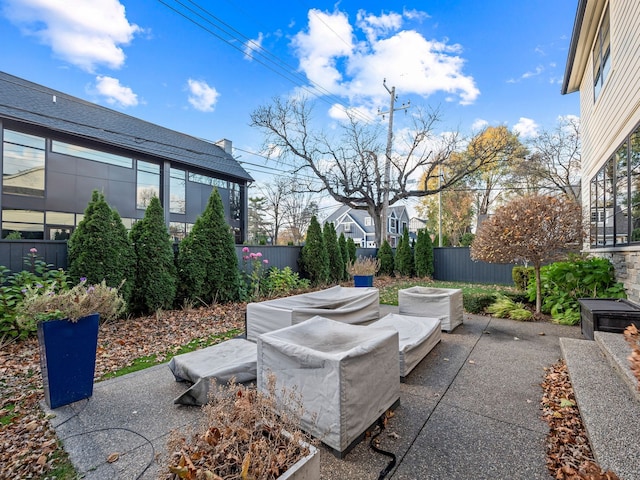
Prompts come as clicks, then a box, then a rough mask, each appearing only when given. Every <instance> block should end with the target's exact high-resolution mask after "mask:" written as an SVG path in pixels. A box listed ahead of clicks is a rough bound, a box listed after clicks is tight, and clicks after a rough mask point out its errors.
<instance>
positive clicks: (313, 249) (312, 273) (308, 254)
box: [300, 215, 329, 285]
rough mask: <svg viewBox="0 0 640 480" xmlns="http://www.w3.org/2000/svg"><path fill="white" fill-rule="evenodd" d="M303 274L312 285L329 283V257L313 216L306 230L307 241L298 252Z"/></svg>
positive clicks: (319, 228)
mask: <svg viewBox="0 0 640 480" xmlns="http://www.w3.org/2000/svg"><path fill="white" fill-rule="evenodd" d="M300 256H301V261H302V262H301V263H302V267H303V270H304V272H305V273H306V274H307V275H308V276H309V280H311V284H312V285H325V284H326V283H327V282H328V281H329V256H328V255H327V249H326V246H325V243H324V237H323V234H322V228H321V227H320V224H319V223H318V219H317V218H316V216H315V215H314V216H313V217H311V221H310V223H309V228H308V229H307V239H306V241H305V242H304V246H303V247H302V250H301V251H300Z"/></svg>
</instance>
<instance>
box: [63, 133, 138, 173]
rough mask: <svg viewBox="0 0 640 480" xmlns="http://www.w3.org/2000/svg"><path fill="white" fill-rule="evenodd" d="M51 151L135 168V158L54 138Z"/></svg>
mask: <svg viewBox="0 0 640 480" xmlns="http://www.w3.org/2000/svg"><path fill="white" fill-rule="evenodd" d="M51 151H52V152H55V153H62V154H64V155H71V156H72V157H79V158H84V159H85V160H93V161H95V162H102V163H108V164H109V165H115V166H117V167H126V168H133V159H131V158H127V157H123V156H121V155H114V154H113V153H107V152H101V151H100V150H94V149H93V148H87V147H81V146H79V145H73V144H71V143H65V142H59V141H58V140H53V141H52V142H51Z"/></svg>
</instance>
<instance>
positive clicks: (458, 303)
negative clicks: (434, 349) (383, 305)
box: [398, 286, 464, 332]
mask: <svg viewBox="0 0 640 480" xmlns="http://www.w3.org/2000/svg"><path fill="white" fill-rule="evenodd" d="M398 310H399V313H400V314H401V315H415V316H418V317H436V318H439V319H440V322H441V323H442V330H445V331H447V332H452V331H453V329H454V328H456V327H457V326H458V325H460V324H461V323H462V318H463V316H464V307H463V305H462V290H460V289H459V288H433V287H420V286H416V287H411V288H405V289H403V290H398Z"/></svg>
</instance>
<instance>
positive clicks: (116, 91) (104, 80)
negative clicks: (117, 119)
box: [96, 76, 139, 107]
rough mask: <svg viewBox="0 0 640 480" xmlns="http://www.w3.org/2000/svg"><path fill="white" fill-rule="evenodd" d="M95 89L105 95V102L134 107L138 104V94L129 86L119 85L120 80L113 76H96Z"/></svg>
mask: <svg viewBox="0 0 640 480" xmlns="http://www.w3.org/2000/svg"><path fill="white" fill-rule="evenodd" d="M96 91H97V93H98V94H99V95H102V96H103V97H106V101H107V103H109V104H111V105H120V106H121V107H135V106H136V105H138V103H139V102H138V95H136V94H135V93H133V90H131V89H130V88H129V87H125V86H123V85H120V80H118V79H117V78H113V77H106V76H98V77H96Z"/></svg>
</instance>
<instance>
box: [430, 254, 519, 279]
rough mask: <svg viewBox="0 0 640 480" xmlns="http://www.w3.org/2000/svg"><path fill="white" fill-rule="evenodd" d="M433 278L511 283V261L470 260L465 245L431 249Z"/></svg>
mask: <svg viewBox="0 0 640 480" xmlns="http://www.w3.org/2000/svg"><path fill="white" fill-rule="evenodd" d="M433 264H434V274H433V278H434V280H440V281H444V282H467V283H483V284H497V285H513V277H512V274H511V270H512V269H513V267H514V266H515V264H513V263H509V264H496V263H486V262H476V261H473V260H471V254H470V249H469V248H466V247H436V248H434V249H433Z"/></svg>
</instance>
